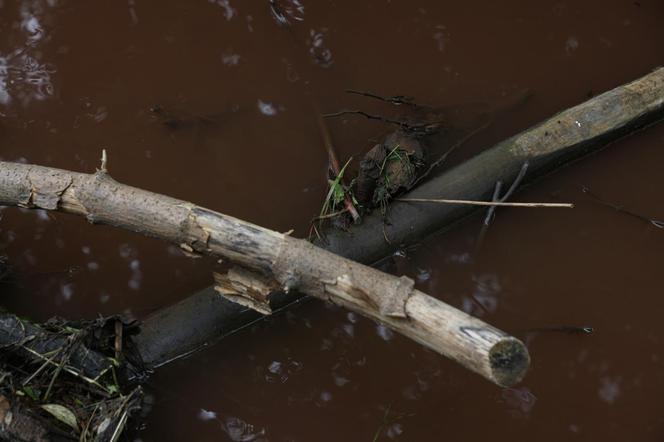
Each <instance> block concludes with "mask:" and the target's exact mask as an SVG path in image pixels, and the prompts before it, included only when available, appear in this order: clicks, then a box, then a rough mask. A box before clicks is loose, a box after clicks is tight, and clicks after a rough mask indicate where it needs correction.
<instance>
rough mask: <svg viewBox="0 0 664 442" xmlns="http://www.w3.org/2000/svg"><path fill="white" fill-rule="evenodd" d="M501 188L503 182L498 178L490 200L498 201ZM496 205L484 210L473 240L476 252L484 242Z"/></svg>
mask: <svg viewBox="0 0 664 442" xmlns="http://www.w3.org/2000/svg"><path fill="white" fill-rule="evenodd" d="M502 188H503V182H502V181H500V180H498V181H496V187H495V188H494V189H493V195H492V196H491V201H492V202H494V203H497V202H500V191H501V190H502ZM495 212H496V206H495V205H492V206H491V207H489V208H488V209H487V211H486V216H485V217H484V222H483V223H482V229H481V230H480V233H479V235H478V236H477V241H476V242H475V251H476V252H477V251H478V250H479V249H480V248H481V247H482V244H484V238H485V237H486V233H487V232H488V231H489V225H491V221H493V218H494V216H495Z"/></svg>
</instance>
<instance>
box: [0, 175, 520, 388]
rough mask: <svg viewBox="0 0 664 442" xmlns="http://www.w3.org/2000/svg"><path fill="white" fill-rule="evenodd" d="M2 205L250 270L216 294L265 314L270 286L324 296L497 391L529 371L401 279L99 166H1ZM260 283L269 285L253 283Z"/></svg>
mask: <svg viewBox="0 0 664 442" xmlns="http://www.w3.org/2000/svg"><path fill="white" fill-rule="evenodd" d="M0 204H4V205H14V206H19V207H24V208H40V209H45V210H59V211H62V212H68V213H73V214H77V215H82V216H85V217H86V218H87V219H88V221H90V222H91V223H103V224H108V225H112V226H116V227H122V228H125V229H128V230H131V231H135V232H139V233H143V234H146V235H149V236H153V237H157V238H160V239H163V240H166V241H169V242H172V243H175V244H177V245H179V246H180V247H181V248H182V249H183V250H185V251H186V252H188V253H198V254H207V255H215V256H219V257H222V258H224V259H227V260H229V261H231V262H233V263H234V264H236V265H239V266H241V267H243V268H245V269H248V271H249V272H251V273H250V274H249V277H245V278H244V280H243V281H244V282H242V281H241V278H238V277H237V272H236V273H235V277H233V275H230V274H229V275H228V278H227V280H226V282H227V283H226V284H225V285H224V287H222V288H221V290H220V291H221V292H222V293H223V292H224V291H226V292H228V291H229V287H234V288H233V289H232V290H231V292H232V293H231V295H233V296H234V297H235V298H238V297H243V298H245V299H246V298H247V297H248V298H249V299H251V300H252V302H254V303H258V304H260V305H261V306H262V308H263V309H264V311H266V309H267V308H269V306H268V305H267V303H266V301H265V297H266V296H267V294H268V292H269V291H271V290H273V289H274V287H280V288H282V289H283V290H284V291H286V292H289V291H291V290H298V291H301V292H303V293H307V294H309V295H312V296H314V297H317V298H319V299H322V300H326V301H327V300H329V301H332V302H334V303H335V304H338V305H341V306H343V307H345V308H348V309H349V310H353V311H355V312H358V313H360V314H362V315H364V316H367V317H369V318H372V319H375V320H377V321H380V322H382V323H384V324H386V325H387V326H389V327H390V328H392V329H393V330H395V331H397V332H399V333H401V334H403V335H404V336H407V337H409V338H411V339H413V340H415V341H417V342H419V343H420V344H422V345H425V346H427V347H429V348H431V349H433V350H435V351H437V352H439V353H441V354H443V355H446V356H448V357H450V358H452V359H454V360H456V361H458V362H459V363H461V364H462V365H464V366H465V367H466V368H468V369H470V370H473V371H475V372H477V373H479V374H481V375H482V376H484V377H486V378H487V379H489V380H490V381H492V382H494V383H496V384H498V385H504V386H509V385H513V384H514V383H516V382H518V381H519V380H521V379H522V378H523V376H524V375H525V372H526V370H527V368H528V365H529V360H530V359H529V356H528V351H527V350H526V348H525V346H524V345H523V344H522V343H521V341H519V340H518V339H515V338H513V337H511V336H508V335H506V334H505V333H503V332H501V331H500V330H498V329H496V328H494V327H492V326H490V325H488V324H486V323H484V322H483V321H480V320H479V319H476V318H473V317H471V316H469V315H467V314H466V313H464V312H461V311H459V310H457V309H455V308H453V307H451V306H449V305H447V304H445V303H443V302H442V301H439V300H437V299H435V298H432V297H431V296H428V295H427V294H425V293H422V292H420V291H419V290H416V289H414V287H413V286H414V282H413V281H412V280H411V279H409V278H406V277H401V278H397V277H396V276H392V275H388V274H385V273H382V272H380V271H378V270H375V269H373V268H371V267H367V266H364V265H361V264H358V263H355V262H353V261H350V260H348V259H346V258H342V257H341V256H338V255H335V254H333V253H330V252H327V251H325V250H323V249H321V248H319V247H316V246H315V245H313V244H311V243H309V242H307V241H304V240H301V239H295V238H292V237H290V236H288V235H285V234H281V233H278V232H274V231H271V230H268V229H265V228H263V227H259V226H257V225H254V224H251V223H248V222H245V221H242V220H239V219H236V218H233V217H230V216H227V215H224V214H221V213H218V212H213V211H211V210H208V209H205V208H203V207H200V206H196V205H194V204H192V203H189V202H186V201H181V200H177V199H175V198H170V197H167V196H164V195H159V194H155V193H152V192H148V191H145V190H141V189H137V188H134V187H130V186H127V185H124V184H121V183H118V182H117V181H115V180H113V179H112V178H111V177H110V175H109V174H108V173H106V172H105V171H104V170H98V171H97V172H96V173H95V174H93V175H89V174H82V173H75V172H69V171H64V170H59V169H53V168H48V167H40V166H34V165H26V164H17V163H8V162H0ZM254 275H255V276H254ZM245 276H246V275H245ZM259 278H261V279H263V280H264V281H265V280H267V281H269V282H270V284H265V283H264V282H261V284H257V283H255V282H254V281H253V280H255V279H259ZM247 281H250V282H247ZM233 284H235V286H233ZM261 297H262V298H263V299H261Z"/></svg>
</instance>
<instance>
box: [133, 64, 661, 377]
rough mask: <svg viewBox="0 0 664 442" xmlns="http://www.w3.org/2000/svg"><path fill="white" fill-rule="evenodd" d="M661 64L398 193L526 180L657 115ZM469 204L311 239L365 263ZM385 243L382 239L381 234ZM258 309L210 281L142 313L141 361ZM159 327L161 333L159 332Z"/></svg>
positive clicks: (437, 227) (465, 194) (474, 193)
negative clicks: (229, 296) (144, 316)
mask: <svg viewBox="0 0 664 442" xmlns="http://www.w3.org/2000/svg"><path fill="white" fill-rule="evenodd" d="M663 101H664V69H662V68H659V69H657V70H655V71H653V72H651V73H649V74H648V75H646V76H644V77H642V78H640V79H638V80H636V81H634V82H632V83H629V84H626V85H623V86H620V87H617V88H615V89H613V90H611V91H609V92H606V93H604V94H602V95H599V96H597V97H594V98H592V99H590V100H588V101H586V102H584V103H582V104H580V105H578V106H575V107H572V108H570V109H568V110H565V111H563V112H561V113H560V114H558V115H555V116H553V117H551V118H549V119H548V120H545V121H544V122H542V123H540V124H538V125H536V126H534V127H532V128H530V129H527V130H526V131H524V132H522V133H520V134H518V135H516V136H514V137H512V138H510V139H508V140H506V141H504V142H502V143H499V144H497V145H496V146H494V147H492V148H490V149H488V150H486V151H485V152H483V153H481V154H479V155H477V156H476V157H474V158H472V159H470V160H469V161H466V162H464V163H462V164H460V165H458V166H456V167H455V168H453V169H451V170H449V171H446V172H444V173H443V174H441V175H439V176H437V177H435V178H432V179H431V180H429V181H427V182H425V183H423V184H421V185H419V186H418V187H417V188H415V189H414V190H413V191H411V192H409V193H408V194H406V195H404V198H429V199H431V198H446V199H471V200H489V199H491V196H492V193H493V191H494V189H495V186H496V183H497V182H498V181H501V182H503V183H506V184H507V185H509V183H511V182H513V181H514V180H515V179H516V177H517V175H518V174H519V172H520V170H521V169H522V167H523V165H524V163H525V162H528V163H529V167H528V171H527V175H526V177H525V180H524V182H526V183H527V182H532V181H534V180H535V179H537V178H539V177H541V176H543V175H545V174H546V173H548V172H550V171H552V170H555V169H556V168H559V167H562V166H564V165H566V164H568V163H569V162H571V161H573V160H576V159H578V158H580V157H582V156H584V155H587V154H589V153H592V152H595V151H597V150H599V149H601V148H602V147H604V146H606V145H607V144H608V143H610V142H612V141H615V140H617V139H618V138H620V137H622V136H625V135H627V134H629V133H632V132H634V131H637V130H639V129H641V128H643V127H645V126H647V125H649V124H653V123H655V122H657V121H659V120H661V119H662V117H663V116H664V102H663ZM475 210H477V207H475V206H472V205H468V206H466V205H447V204H419V203H408V202H399V201H396V202H392V203H391V205H390V208H389V212H388V217H389V221H390V222H389V223H388V224H386V223H385V222H384V219H383V216H382V215H381V214H380V213H376V214H374V215H371V216H369V217H366V218H365V219H364V220H363V221H362V223H361V224H359V225H352V226H350V229H349V231H348V232H344V231H328V232H326V235H325V240H321V241H319V242H318V244H317V245H319V246H320V247H323V248H325V249H326V250H329V251H332V252H334V253H337V254H339V255H341V256H344V257H346V258H349V259H353V260H355V261H359V262H363V263H365V264H371V263H374V262H376V261H378V260H380V259H382V258H383V257H385V256H389V255H390V254H391V253H393V252H394V250H395V249H396V248H398V247H403V246H404V245H407V244H411V243H413V242H415V241H420V240H421V239H422V238H423V237H425V236H426V235H428V234H431V233H434V232H437V231H441V230H443V229H445V228H448V227H450V226H452V225H453V224H455V223H456V222H458V221H459V220H461V219H463V218H464V217H466V216H468V215H469V214H471V213H473V212H474V211H475ZM386 236H387V237H388V238H389V239H390V242H387V241H385V237H386ZM298 299H299V296H298V295H297V294H295V293H291V294H289V295H281V296H279V297H278V298H276V299H275V298H274V295H273V298H272V301H271V305H272V307H273V309H274V308H285V307H287V306H288V305H290V304H293V303H295V302H297V300H298ZM259 317H260V316H259V315H257V314H256V313H255V312H253V311H252V310H249V309H247V308H242V307H241V306H239V305H238V304H233V303H231V302H228V301H226V300H225V299H220V298H219V296H217V293H216V292H215V291H214V289H212V288H208V289H204V290H201V291H199V292H197V293H195V294H194V295H192V296H190V297H188V298H186V299H184V300H182V301H180V302H178V303H177V304H174V305H171V306H168V307H166V308H163V309H160V310H158V311H157V312H155V313H153V314H152V315H150V316H149V317H148V318H147V319H146V320H145V323H144V327H143V329H142V331H141V333H140V334H139V335H138V336H137V340H138V343H139V345H140V347H141V353H142V355H143V358H144V360H145V361H146V362H147V363H148V364H149V365H152V366H159V365H161V364H164V363H166V362H168V361H170V360H173V359H176V358H177V357H180V356H182V355H184V354H188V353H190V352H192V351H195V350H197V349H199V348H202V347H204V346H206V345H208V344H209V343H211V342H213V341H215V340H217V339H219V338H221V337H223V336H226V335H229V334H232V333H233V332H235V331H237V330H238V329H241V328H243V327H246V326H247V325H248V324H251V323H252V322H254V321H256V320H258V318H259ZM165 330H167V332H165Z"/></svg>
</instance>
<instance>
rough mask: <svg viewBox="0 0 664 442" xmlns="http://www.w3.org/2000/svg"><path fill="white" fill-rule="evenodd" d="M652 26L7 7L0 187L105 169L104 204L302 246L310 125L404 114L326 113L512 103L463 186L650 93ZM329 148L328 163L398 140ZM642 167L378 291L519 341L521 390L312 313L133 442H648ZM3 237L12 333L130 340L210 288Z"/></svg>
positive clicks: (54, 3) (437, 5)
mask: <svg viewBox="0 0 664 442" xmlns="http://www.w3.org/2000/svg"><path fill="white" fill-rule="evenodd" d="M663 20H664V4H663V3H662V2H660V1H657V0H652V1H646V0H641V1H617V0H615V1H614V0H611V1H600V0H586V1H583V2H572V1H549V0H541V1H538V2H530V1H525V0H506V1H503V2H489V1H479V0H475V1H466V2H447V1H445V2H441V1H433V0H426V1H425V0H420V1H416V2H406V1H397V0H392V1H387V0H382V1H379V0H367V1H364V2H353V1H319V2H314V1H308V2H307V1H306V0H301V1H298V0H283V1H280V2H269V1H248V2H240V1H238V0H209V1H205V0H200V1H199V0H196V1H188V2H177V1H163V0H162V1H159V2H158V1H147V0H128V1H126V2H120V1H98V2H83V1H66V0H32V1H27V0H26V1H12V0H0V146H2V147H1V149H0V159H2V160H6V161H20V162H28V163H35V164H41V165H46V166H52V167H60V168H64V169H71V170H75V171H84V172H92V171H94V169H95V167H98V166H99V157H100V153H101V149H102V148H104V149H106V150H107V152H108V154H109V165H108V166H109V170H110V172H111V174H112V175H113V176H114V178H116V179H117V180H118V181H121V182H123V183H127V184H130V185H134V186H137V187H141V188H145V189H148V190H152V191H155V192H159V193H163V194H167V195H171V196H174V197H177V198H180V199H184V200H188V201H192V202H195V203H197V204H200V205H202V206H205V207H209V208H211V209H214V210H217V211H220V212H223V213H227V214H230V215H233V216H235V217H238V218H242V219H246V220H248V221H251V222H254V223H256V224H259V225H263V226H265V227H268V228H271V229H274V230H278V231H288V230H290V229H294V235H297V236H301V237H304V236H306V235H307V232H308V227H309V222H310V220H311V218H312V217H313V216H314V215H316V214H317V213H318V212H319V211H320V206H321V203H322V201H323V199H324V196H325V192H326V186H327V183H326V180H325V178H326V174H325V171H326V167H327V157H326V153H325V149H324V146H323V144H322V141H321V136H320V133H319V129H318V126H317V122H316V117H315V113H314V111H313V109H320V110H321V111H323V112H336V111H339V110H341V109H362V110H365V111H367V112H371V113H376V114H384V115H391V114H394V113H395V112H397V111H398V112H403V110H402V109H395V108H393V107H391V106H389V105H388V104H386V103H381V102H377V101H374V100H369V99H367V98H366V97H361V96H356V95H349V94H346V93H344V91H345V90H346V89H356V90H365V91H372V92H375V93H379V94H381V95H407V96H412V97H415V99H416V101H418V102H423V103H426V104H430V105H432V106H450V105H459V106H465V105H470V104H473V103H479V104H478V106H480V107H481V106H487V107H491V106H492V105H493V104H498V103H501V102H503V101H504V100H505V99H506V97H510V96H515V95H516V94H519V93H521V91H524V90H527V91H528V93H529V98H528V100H526V101H525V102H523V103H521V104H519V105H518V106H514V107H511V108H509V109H505V110H504V111H500V112H497V113H496V114H495V115H494V118H493V119H492V123H491V125H490V126H489V127H488V128H487V129H485V130H484V131H482V132H481V133H479V134H478V135H477V136H475V137H473V138H472V139H471V140H470V141H469V142H468V143H466V144H465V145H464V146H462V148H461V149H459V151H458V152H456V153H455V155H454V158H451V161H452V162H455V161H456V162H458V161H461V160H463V158H467V157H468V156H470V155H472V154H474V153H476V152H479V151H481V150H482V149H485V148H487V147H490V146H492V145H493V144H495V143H497V142H499V141H501V140H503V139H505V138H507V137H509V136H511V135H513V134H515V133H517V132H519V131H521V130H523V129H525V128H527V127H529V126H531V125H533V124H536V123H537V122H539V121H541V120H543V119H545V118H548V117H549V116H551V115H552V114H554V113H556V112H558V111H561V110H563V109H565V108H567V107H570V106H572V105H575V104H577V103H580V102H582V101H584V100H586V99H587V98H588V97H591V96H594V95H596V94H598V93H601V92H603V91H606V90H608V89H611V88H613V87H616V86H618V85H620V84H623V83H626V82H628V81H631V80H634V79H636V78H638V77H640V76H642V75H644V74H646V73H648V72H649V71H651V70H652V69H654V68H655V67H657V66H659V65H660V64H661V63H662V58H663V57H664V27H663V26H662V25H661V24H662V22H663ZM327 123H328V126H329V129H330V133H331V135H332V137H333V139H334V143H335V146H336V148H337V150H338V154H339V157H340V158H341V159H342V161H344V162H345V160H347V159H348V158H350V157H351V156H352V157H354V158H356V159H357V158H359V156H361V154H362V153H363V152H365V151H366V150H367V149H368V148H370V147H371V146H372V140H375V139H377V138H379V137H380V136H381V135H384V134H385V133H387V132H389V131H390V130H391V128H390V127H388V126H385V124H383V123H381V122H378V121H368V120H366V119H363V118H361V117H359V116H352V115H349V116H344V117H343V118H337V119H331V120H328V121H327ZM449 124H450V125H452V126H453V125H454V124H455V121H450V122H449ZM662 146H664V126H654V127H651V128H648V129H647V130H645V131H642V132H640V133H638V134H635V135H633V136H630V137H629V138H626V139H623V140H620V141H618V142H615V143H613V144H612V145H611V146H609V147H607V148H606V149H604V150H602V151H601V152H599V153H597V154H594V155H593V156H591V157H588V158H585V159H583V160H582V161H579V162H576V163H574V164H572V165H569V166H568V167H565V168H564V169H562V170H560V171H558V172H556V173H555V174H551V175H549V176H546V177H544V178H542V179H540V180H539V181H537V182H536V183H535V184H533V185H531V186H529V187H528V188H527V189H524V190H523V191H521V192H519V193H518V194H517V195H516V197H515V200H518V201H533V202H537V201H552V200H555V201H562V202H571V203H574V204H575V208H574V209H573V210H556V209H509V208H503V209H499V210H498V211H497V216H496V219H495V220H494V222H493V223H492V225H491V227H490V228H489V230H488V232H487V234H486V235H485V236H484V238H483V241H482V242H481V245H480V246H478V244H477V238H478V235H479V232H480V230H481V223H482V219H483V213H478V215H477V216H475V217H472V218H469V219H467V220H465V221H464V222H463V223H460V224H459V225H457V226H455V227H454V228H453V229H451V230H448V231H446V232H445V233H444V234H440V235H435V236H433V237H429V238H423V239H422V241H421V242H419V243H417V244H414V245H412V246H409V247H406V248H404V249H403V250H400V251H399V252H398V253H396V254H395V255H394V256H392V257H390V258H389V259H388V260H386V261H385V262H384V263H383V267H382V268H383V269H385V270H387V271H390V272H392V273H395V274H405V275H407V276H410V277H411V278H413V279H414V280H415V281H416V282H417V287H418V288H420V289H421V290H423V291H425V292H426V293H429V294H431V295H434V296H436V297H438V298H440V299H441V300H443V301H445V302H447V303H449V304H451V305H453V306H455V307H457V308H460V309H462V310H464V311H466V312H468V313H471V314H473V315H475V316H478V317H480V318H481V319H483V320H485V321H487V322H489V323H491V324H493V325H495V326H497V327H499V328H501V329H503V330H505V331H507V332H509V333H511V334H513V335H514V336H516V337H518V338H520V339H522V340H523V341H524V342H525V343H526V344H527V345H528V348H529V350H530V352H531V357H532V366H531V369H530V372H529V373H528V375H527V377H526V378H525V380H524V381H523V382H522V383H520V384H519V385H517V386H515V387H512V388H499V387H496V386H495V385H492V384H490V383H488V382H487V381H485V380H484V379H482V378H481V377H479V376H477V375H475V374H473V373H471V372H468V371H467V370H465V369H463V368H462V367H460V366H458V365H457V364H455V363H454V362H452V361H449V360H447V359H445V358H443V357H441V356H439V355H437V354H435V353H433V352H431V351H428V350H426V349H424V348H423V347H421V346H419V345H418V344H416V343H414V342H412V341H410V340H408V339H405V338H403V337H401V336H399V335H397V334H395V333H393V332H392V331H390V330H389V329H387V328H385V327H383V326H381V325H379V324H376V323H374V322H372V321H370V320H367V319H364V318H362V317H360V316H358V315H356V314H354V313H350V312H348V311H346V310H343V309H341V308H339V307H335V306H331V305H326V304H324V303H321V302H319V301H316V300H311V301H307V302H304V303H301V304H300V305H298V306H297V307H294V308H292V309H288V310H287V311H285V312H283V313H280V314H278V315H275V316H274V317H269V318H267V319H265V320H263V321H261V322H259V323H256V324H254V325H252V326H251V327H248V328H246V329H244V330H241V331H239V332H238V333H235V334H233V335H232V336H229V337H227V338H225V339H223V340H221V341H220V342H218V343H216V344H214V345H211V346H210V347H208V348H206V349H204V350H202V351H200V352H198V353H196V354H194V355H192V356H190V357H187V358H183V359H180V360H177V361H174V362H172V363H170V364H168V365H165V366H163V367H160V368H159V369H158V370H156V372H155V374H154V375H153V376H152V377H151V379H150V381H149V382H148V384H147V385H146V394H147V402H148V403H147V404H146V406H145V408H144V412H145V414H144V416H143V417H142V419H143V422H144V426H143V428H142V429H140V430H138V431H135V432H133V433H132V435H131V439H130V440H140V441H170V440H173V441H177V440H193V441H257V442H258V441H284V442H286V441H289V442H290V441H292V442H295V441H338V440H347V441H389V440H400V441H433V440H484V439H487V438H491V439H493V440H542V441H558V440H600V439H601V440H661V438H662V437H664V415H662V411H661V400H660V398H661V396H662V393H663V392H664V350H663V349H662V348H663V347H662V345H663V343H664V323H663V322H662V321H661V318H660V317H661V314H660V312H661V311H662V309H663V308H664V297H663V296H662V286H663V284H662V280H661V278H662V258H663V255H664V229H662V228H660V227H661V226H659V225H658V224H657V223H650V222H648V221H647V219H653V220H664V205H663V204H662V201H664V199H663V198H662V194H663V192H664V190H662V180H661V176H662V172H661V170H662V165H664V152H663V151H662ZM584 187H587V188H588V189H590V190H591V191H592V193H593V194H596V195H598V196H599V197H601V198H602V199H603V200H606V201H609V202H611V203H613V204H614V205H616V206H621V207H624V208H625V209H627V210H629V211H631V212H634V213H637V214H640V215H642V216H643V217H644V218H645V219H640V218H637V217H634V216H630V215H628V214H626V213H624V212H620V211H617V210H615V209H613V208H611V207H608V206H607V205H603V204H600V203H599V202H598V201H597V199H595V198H593V197H591V196H590V195H589V194H588V193H585V192H584V191H583V189H584ZM0 216H1V217H2V219H1V221H0V253H2V254H5V255H7V257H8V261H9V262H10V263H11V265H12V275H11V277H10V278H8V279H6V280H3V281H0V295H1V298H0V299H1V300H2V306H3V307H4V308H6V309H7V310H9V311H12V312H15V313H17V314H20V315H24V316H28V317H31V318H34V319H36V320H45V319H47V318H49V317H51V316H54V315H58V316H62V317H67V318H72V319H73V318H94V317H96V316H97V315H99V314H102V315H109V314H115V313H125V314H127V315H131V316H133V317H136V318H139V319H140V318H143V317H145V316H147V315H148V314H150V313H151V312H153V311H155V310H156V309H158V308H160V307H163V306H166V305H168V304H171V303H173V302H176V301H178V300H180V299H183V298H185V297H186V296H188V295H189V294H191V293H193V292H195V291H196V290H199V289H201V288H203V287H206V286H208V285H210V284H211V283H212V276H211V270H212V269H213V267H214V262H213V261H212V260H209V259H199V260H194V259H191V258H189V257H187V256H184V255H183V254H182V253H181V252H180V251H179V250H178V249H177V248H176V247H173V246H170V245H168V244H166V243H163V242H160V241H157V240H154V239H149V238H144V237H141V236H139V235H135V234H132V233H129V232H124V231H121V230H119V229H113V228H110V227H104V226H92V225H90V224H88V223H86V222H85V220H84V219H79V218H77V217H73V216H68V215H63V214H57V213H55V214H52V213H49V214H46V213H45V212H43V211H22V210H17V209H15V208H2V209H0ZM579 326H582V327H591V328H592V333H584V332H576V331H577V329H571V328H570V327H579Z"/></svg>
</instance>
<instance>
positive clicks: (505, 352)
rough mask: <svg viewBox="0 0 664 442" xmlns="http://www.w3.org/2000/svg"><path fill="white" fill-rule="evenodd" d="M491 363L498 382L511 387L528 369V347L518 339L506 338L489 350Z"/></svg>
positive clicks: (494, 376)
mask: <svg viewBox="0 0 664 442" xmlns="http://www.w3.org/2000/svg"><path fill="white" fill-rule="evenodd" d="M489 364H490V365H491V372H492V374H493V378H494V379H495V381H496V383H497V384H498V385H501V386H503V387H510V386H512V385H514V384H516V383H518V382H519V381H521V380H522V379H523V377H524V376H525V375H526V372H527V371H528V366H529V365H530V356H529V355H528V349H526V346H525V345H524V344H523V342H521V341H519V340H518V339H515V338H505V339H503V340H501V341H499V342H498V343H496V344H495V345H494V346H493V347H492V348H491V350H490V351H489Z"/></svg>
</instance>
